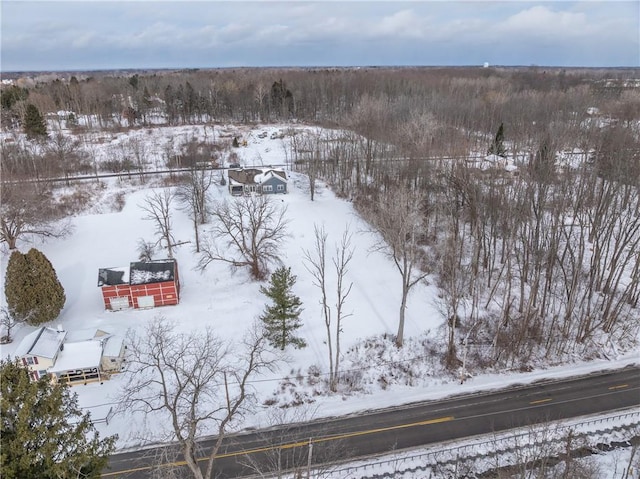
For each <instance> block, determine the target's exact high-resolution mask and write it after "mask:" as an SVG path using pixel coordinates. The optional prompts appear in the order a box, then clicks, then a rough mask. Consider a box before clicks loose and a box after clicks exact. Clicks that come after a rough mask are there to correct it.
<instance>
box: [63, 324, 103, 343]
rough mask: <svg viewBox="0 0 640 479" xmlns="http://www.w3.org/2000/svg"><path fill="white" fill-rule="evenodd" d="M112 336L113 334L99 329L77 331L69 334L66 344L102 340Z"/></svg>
mask: <svg viewBox="0 0 640 479" xmlns="http://www.w3.org/2000/svg"><path fill="white" fill-rule="evenodd" d="M110 336H111V334H109V333H107V332H106V331H103V330H101V329H98V328H88V329H77V330H75V331H69V332H68V333H67V337H66V340H65V344H66V343H76V342H78V341H90V340H92V339H95V340H101V339H105V338H108V337H110Z"/></svg>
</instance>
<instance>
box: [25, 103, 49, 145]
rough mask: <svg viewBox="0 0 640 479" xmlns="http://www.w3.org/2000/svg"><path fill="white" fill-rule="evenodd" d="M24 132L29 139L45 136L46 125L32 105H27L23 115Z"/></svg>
mask: <svg viewBox="0 0 640 479" xmlns="http://www.w3.org/2000/svg"><path fill="white" fill-rule="evenodd" d="M24 132H25V133H26V134H27V136H28V137H30V138H37V137H44V136H47V125H46V124H45V122H44V119H43V118H42V115H41V114H40V111H39V110H38V107H36V106H35V105H34V104H32V103H29V104H28V105H27V109H26V111H25V114H24Z"/></svg>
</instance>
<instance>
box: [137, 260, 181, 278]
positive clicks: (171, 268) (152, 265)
mask: <svg viewBox="0 0 640 479" xmlns="http://www.w3.org/2000/svg"><path fill="white" fill-rule="evenodd" d="M175 269H176V261H175V260H173V259H166V260H158V261H149V262H138V263H131V266H130V269H129V272H130V273H129V282H130V284H149V283H161V282H163V281H173V280H174V278H175Z"/></svg>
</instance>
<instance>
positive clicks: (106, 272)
mask: <svg viewBox="0 0 640 479" xmlns="http://www.w3.org/2000/svg"><path fill="white" fill-rule="evenodd" d="M98 286H99V287H100V288H101V289H102V298H103V299H104V307H105V308H106V309H110V310H112V311H117V310H120V309H125V308H153V307H155V306H168V305H174V304H178V301H179V299H180V281H179V279H178V263H177V262H176V260H174V259H165V260H158V261H149V262H136V263H131V264H130V265H129V266H127V267H122V268H102V269H100V270H98Z"/></svg>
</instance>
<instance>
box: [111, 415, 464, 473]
mask: <svg viewBox="0 0 640 479" xmlns="http://www.w3.org/2000/svg"><path fill="white" fill-rule="evenodd" d="M453 419H454V417H453V416H447V417H440V418H437V419H427V420H425V421H418V422H412V423H408V424H399V425H397V426H389V427H381V428H377V429H368V430H366V431H355V432H349V433H345V434H337V435H335V436H324V437H318V438H311V443H312V444H318V443H320V442H328V441H337V440H339V439H346V438H349V437H356V436H364V435H367V434H377V433H380V432H387V431H393V430H396V429H406V428H409V427H415V426H427V425H429V424H439V423H442V422H447V421H453ZM308 445H309V440H308V439H307V440H305V441H298V442H291V443H288V444H280V445H277V446H266V447H259V448H255V449H247V450H243V451H236V452H229V453H225V454H218V455H216V459H221V458H224V457H233V456H245V455H247V454H255V453H258V452H266V451H272V450H276V449H293V448H295V447H305V446H308ZM208 459H209V457H201V458H198V459H197V461H198V462H201V461H207V460H208ZM186 464H187V463H186V461H177V462H170V463H167V464H160V465H154V466H143V467H136V468H133V469H126V470H123V471H118V472H107V473H104V474H102V477H110V476H117V475H119V474H128V473H131V472H139V471H146V470H149V469H152V468H155V467H169V466H174V467H175V466H185V465H186Z"/></svg>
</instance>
